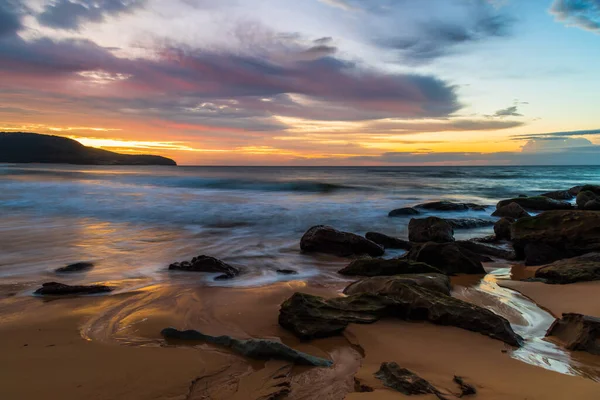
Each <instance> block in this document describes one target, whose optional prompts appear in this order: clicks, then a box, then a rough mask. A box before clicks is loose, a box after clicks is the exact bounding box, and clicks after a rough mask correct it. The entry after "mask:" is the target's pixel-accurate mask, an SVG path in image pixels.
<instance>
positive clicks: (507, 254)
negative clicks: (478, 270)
mask: <svg viewBox="0 0 600 400" xmlns="http://www.w3.org/2000/svg"><path fill="white" fill-rule="evenodd" d="M455 243H456V244H457V245H459V246H460V247H462V248H463V249H466V250H468V251H470V252H472V253H475V254H479V255H484V256H490V257H496V258H500V259H503V260H511V261H512V260H515V259H516V255H515V252H514V251H510V250H505V249H502V248H500V247H496V246H490V245H487V244H483V243H480V242H478V241H475V240H458V241H456V242H455Z"/></svg>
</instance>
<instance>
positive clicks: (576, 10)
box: [550, 0, 600, 34]
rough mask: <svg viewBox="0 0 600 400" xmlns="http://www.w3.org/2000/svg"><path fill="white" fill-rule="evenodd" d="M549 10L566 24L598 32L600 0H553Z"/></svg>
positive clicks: (599, 27)
mask: <svg viewBox="0 0 600 400" xmlns="http://www.w3.org/2000/svg"><path fill="white" fill-rule="evenodd" d="M550 12H551V13H552V14H553V15H554V16H555V18H556V19H557V20H559V21H561V22H564V23H565V24H567V25H570V26H577V27H579V28H582V29H585V30H588V31H591V32H595V33H598V34H600V0H555V1H554V3H553V4H552V7H550Z"/></svg>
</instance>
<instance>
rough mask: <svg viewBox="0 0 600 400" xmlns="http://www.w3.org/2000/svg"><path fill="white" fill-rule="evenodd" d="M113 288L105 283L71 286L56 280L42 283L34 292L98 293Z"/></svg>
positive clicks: (48, 294)
mask: <svg viewBox="0 0 600 400" xmlns="http://www.w3.org/2000/svg"><path fill="white" fill-rule="evenodd" d="M112 291H113V288H112V287H110V286H105V285H87V286H83V285H80V286H71V285H65V284H63V283H58V282H48V283H44V284H43V285H42V287H41V288H39V289H38V290H36V291H35V292H34V294H39V295H42V296H68V295H75V294H98V293H108V292H112Z"/></svg>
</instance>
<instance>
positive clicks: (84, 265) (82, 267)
mask: <svg viewBox="0 0 600 400" xmlns="http://www.w3.org/2000/svg"><path fill="white" fill-rule="evenodd" d="M92 268H94V263H91V262H78V263H75V264H69V265H67V266H64V267H61V268H58V269H57V270H56V272H58V273H65V272H83V271H88V270H90V269H92Z"/></svg>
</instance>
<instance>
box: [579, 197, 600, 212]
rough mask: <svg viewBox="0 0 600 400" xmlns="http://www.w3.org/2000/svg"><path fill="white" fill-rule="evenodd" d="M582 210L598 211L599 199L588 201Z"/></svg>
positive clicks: (599, 208) (599, 207) (599, 209)
mask: <svg viewBox="0 0 600 400" xmlns="http://www.w3.org/2000/svg"><path fill="white" fill-rule="evenodd" d="M583 209H584V210H588V211H600V197H598V198H597V199H596V200H590V201H588V202H587V203H585V205H584V206H583Z"/></svg>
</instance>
